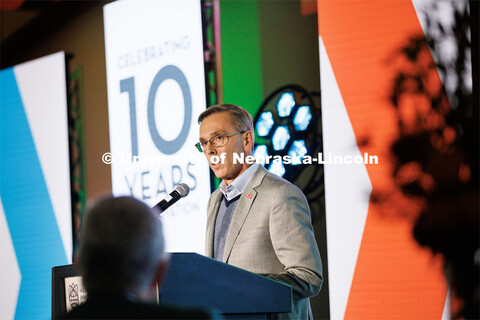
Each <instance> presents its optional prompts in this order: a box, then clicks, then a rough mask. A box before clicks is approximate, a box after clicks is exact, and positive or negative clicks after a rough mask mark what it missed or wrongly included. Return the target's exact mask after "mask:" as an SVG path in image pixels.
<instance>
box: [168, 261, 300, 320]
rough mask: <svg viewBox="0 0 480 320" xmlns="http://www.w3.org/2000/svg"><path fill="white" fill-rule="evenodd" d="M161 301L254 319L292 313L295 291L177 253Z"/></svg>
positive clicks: (226, 267)
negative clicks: (242, 315) (248, 315)
mask: <svg viewBox="0 0 480 320" xmlns="http://www.w3.org/2000/svg"><path fill="white" fill-rule="evenodd" d="M160 301H161V302H164V303H172V304H177V305H194V306H206V307H214V308H217V309H219V310H220V311H222V313H223V314H238V315H240V314H251V315H252V316H253V315H254V314H265V313H278V312H291V311H292V288H291V287H290V286H288V285H286V284H283V283H280V282H277V281H275V280H271V279H268V278H265V277H262V276H260V275H257V274H254V273H251V272H248V271H246V270H243V269H240V268H237V267H234V266H231V265H228V264H225V263H222V262H220V261H217V260H214V259H211V258H208V257H205V256H202V255H199V254H196V253H173V254H172V258H171V264H170V268H169V270H168V273H167V275H166V277H165V280H164V283H163V285H162V288H161V292H160Z"/></svg>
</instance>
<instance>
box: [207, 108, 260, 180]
mask: <svg viewBox="0 0 480 320" xmlns="http://www.w3.org/2000/svg"><path fill="white" fill-rule="evenodd" d="M238 131H239V130H237V127H236V126H235V125H234V123H233V119H232V117H231V115H230V114H229V113H228V112H219V113H214V114H211V115H209V116H208V117H206V118H205V119H203V121H202V123H201V124H200V141H206V140H209V139H211V138H213V137H215V136H217V135H219V134H225V133H235V132H238ZM251 138H252V133H251V132H250V131H247V132H245V133H243V134H236V135H232V136H230V137H229V138H228V142H227V144H226V145H224V146H222V147H212V145H211V143H208V144H207V146H205V148H204V150H203V152H204V154H205V156H206V157H207V160H208V162H209V165H210V168H211V169H212V170H213V172H214V173H215V176H217V178H220V179H222V180H224V181H225V182H226V183H227V185H228V184H230V183H231V182H232V181H233V180H235V178H236V177H238V176H239V175H240V174H241V173H242V172H243V171H245V170H246V169H247V168H248V166H247V164H246V163H245V164H241V163H240V162H239V161H237V163H234V162H233V154H234V153H237V154H239V155H240V154H241V153H244V154H245V156H246V155H249V154H251V148H252V141H251ZM222 153H225V155H226V157H225V159H224V160H223V163H222V162H219V163H217V164H213V163H212V162H211V161H210V159H211V158H212V156H215V155H216V156H219V157H220V155H221V154H222Z"/></svg>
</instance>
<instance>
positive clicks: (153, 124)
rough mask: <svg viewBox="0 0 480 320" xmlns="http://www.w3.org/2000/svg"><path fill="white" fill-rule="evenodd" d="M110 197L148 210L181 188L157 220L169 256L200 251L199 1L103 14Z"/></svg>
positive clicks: (204, 170)
mask: <svg viewBox="0 0 480 320" xmlns="http://www.w3.org/2000/svg"><path fill="white" fill-rule="evenodd" d="M104 22H105V50H106V62H107V86H108V103H109V124H110V152H111V154H108V155H105V157H104V159H103V160H104V162H106V163H111V167H112V190H113V193H114V194H115V195H125V194H130V195H133V196H135V197H137V198H139V199H142V200H143V201H145V202H146V203H147V204H149V205H151V206H153V205H155V204H156V203H157V202H159V201H160V200H161V199H163V198H164V197H165V196H166V195H167V194H168V193H170V192H171V191H172V190H173V189H174V187H175V186H176V185H177V184H178V183H180V182H184V183H186V184H188V185H189V186H190V194H189V195H188V196H187V197H186V198H184V199H181V200H180V201H179V202H178V203H177V204H175V205H174V206H172V207H171V208H170V209H168V210H167V211H165V212H164V213H163V214H162V220H163V222H164V232H165V236H166V241H167V251H172V252H173V251H175V252H179V251H180V252H198V253H203V252H204V237H205V223H206V205H207V201H208V198H209V195H210V178H209V169H208V164H207V162H206V160H205V159H203V154H201V153H199V152H198V151H197V150H196V149H195V147H194V145H195V143H196V142H197V141H198V124H197V121H196V119H197V117H198V115H199V114H200V113H201V112H202V111H203V110H205V108H206V99H205V80H204V61H203V40H202V22H201V6H200V1H199V0H183V1H168V0H165V1H163V0H162V1H158V0H149V1H133V0H124V1H117V2H114V3H110V4H108V5H106V6H105V7H104Z"/></svg>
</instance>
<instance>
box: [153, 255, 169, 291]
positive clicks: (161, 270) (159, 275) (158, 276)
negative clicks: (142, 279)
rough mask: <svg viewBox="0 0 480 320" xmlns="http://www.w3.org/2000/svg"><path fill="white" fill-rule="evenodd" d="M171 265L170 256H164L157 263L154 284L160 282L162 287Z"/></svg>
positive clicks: (159, 284) (159, 285)
mask: <svg viewBox="0 0 480 320" xmlns="http://www.w3.org/2000/svg"><path fill="white" fill-rule="evenodd" d="M169 265H170V258H169V257H164V258H162V259H161V260H160V262H159V263H158V265H157V269H156V270H155V278H154V283H153V284H152V285H153V286H155V284H156V283H158V287H159V288H161V287H162V283H163V280H164V279H165V275H166V274H167V271H168V266H169Z"/></svg>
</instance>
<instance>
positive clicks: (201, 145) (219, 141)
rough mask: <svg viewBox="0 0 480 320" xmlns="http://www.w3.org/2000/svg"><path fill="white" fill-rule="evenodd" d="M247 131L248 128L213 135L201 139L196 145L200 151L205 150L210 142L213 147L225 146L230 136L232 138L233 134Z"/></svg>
mask: <svg viewBox="0 0 480 320" xmlns="http://www.w3.org/2000/svg"><path fill="white" fill-rule="evenodd" d="M245 132H247V130H243V131H238V132H235V133H224V134H219V135H218V136H215V137H212V138H210V139H208V140H205V141H200V142H198V143H196V144H195V147H197V150H198V151H199V152H203V151H204V150H205V148H206V147H207V144H208V143H210V145H211V146H212V148H216V147H223V146H224V145H226V144H227V143H228V138H230V137H231V136H234V135H236V134H242V133H245Z"/></svg>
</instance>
